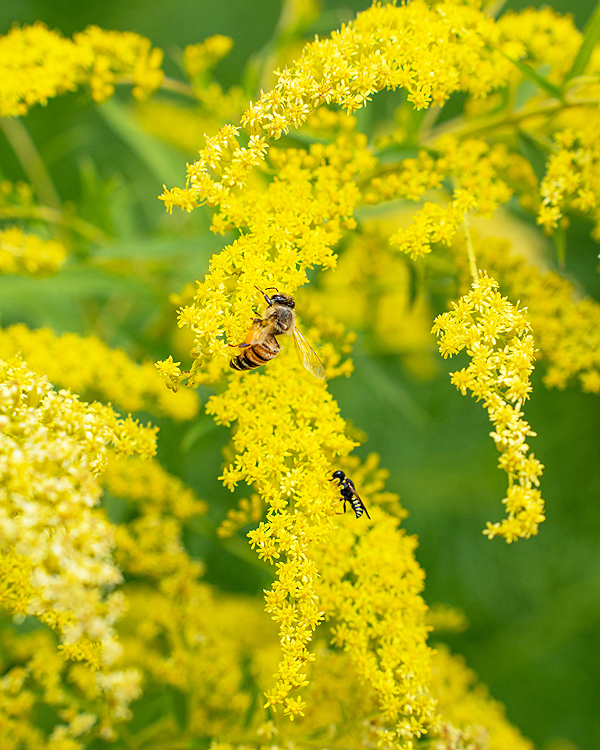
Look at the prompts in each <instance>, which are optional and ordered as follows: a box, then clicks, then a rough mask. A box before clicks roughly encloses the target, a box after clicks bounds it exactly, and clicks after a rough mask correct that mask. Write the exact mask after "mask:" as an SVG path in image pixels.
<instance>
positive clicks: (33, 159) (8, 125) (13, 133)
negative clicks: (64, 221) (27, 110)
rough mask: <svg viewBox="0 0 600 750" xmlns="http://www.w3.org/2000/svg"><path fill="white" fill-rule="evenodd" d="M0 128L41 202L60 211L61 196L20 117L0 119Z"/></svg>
mask: <svg viewBox="0 0 600 750" xmlns="http://www.w3.org/2000/svg"><path fill="white" fill-rule="evenodd" d="M0 127H1V128H2V130H3V131H4V135H5V136H6V139H7V140H8V142H9V143H10V145H11V146H12V149H13V151H14V152H15V154H16V156H17V158H18V160H19V161H20V162H21V166H22V167H23V171H24V172H25V174H26V175H27V178H28V180H29V182H30V183H31V185H32V186H33V188H34V190H35V193H36V195H37V197H38V198H39V200H40V201H41V202H42V203H45V204H46V205H47V206H49V207H50V208H54V209H57V210H60V208H61V206H62V201H61V200H60V196H59V194H58V193H57V192H56V188H55V187H54V183H53V182H52V178H51V177H50V174H49V172H48V170H47V169H46V165H45V164H44V162H43V160H42V157H41V156H40V153H39V151H38V150H37V147H36V145H35V143H34V142H33V139H32V138H31V136H30V135H29V132H28V131H27V128H26V127H25V125H23V122H22V121H21V119H20V118H19V117H0Z"/></svg>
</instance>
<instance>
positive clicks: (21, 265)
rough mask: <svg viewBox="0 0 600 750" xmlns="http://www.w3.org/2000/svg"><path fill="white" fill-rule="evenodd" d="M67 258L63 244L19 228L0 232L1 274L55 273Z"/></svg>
mask: <svg viewBox="0 0 600 750" xmlns="http://www.w3.org/2000/svg"><path fill="white" fill-rule="evenodd" d="M66 257H67V253H66V250H65V248H64V245H63V244H62V242H59V241H58V240H44V239H42V238H41V237H38V235H37V234H25V233H24V232H23V230H22V229H20V228H19V227H10V228H9V229H4V230H2V231H0V273H29V274H32V275H37V274H43V273H53V272H55V271H58V269H59V268H60V267H61V266H62V265H63V263H64V262H65V260H66Z"/></svg>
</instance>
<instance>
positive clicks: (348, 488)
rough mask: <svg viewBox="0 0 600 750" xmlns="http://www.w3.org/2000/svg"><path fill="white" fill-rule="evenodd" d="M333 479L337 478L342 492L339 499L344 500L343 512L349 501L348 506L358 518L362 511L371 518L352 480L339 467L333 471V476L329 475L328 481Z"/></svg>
mask: <svg viewBox="0 0 600 750" xmlns="http://www.w3.org/2000/svg"><path fill="white" fill-rule="evenodd" d="M334 479H337V480H338V482H339V484H340V490H341V493H342V496H341V498H340V500H343V501H344V513H345V512H346V503H350V507H351V508H352V510H353V511H354V512H355V513H356V517H357V518H360V517H361V516H362V514H363V513H366V514H367V518H371V516H370V515H369V511H368V510H367V508H366V507H365V504H364V503H363V501H362V500H361V499H360V497H359V495H358V492H357V491H356V487H355V486H354V482H353V481H352V480H351V479H350V478H349V477H347V476H346V475H345V474H344V472H343V471H341V470H340V469H338V470H337V471H334V472H333V476H332V477H331V480H330V481H331V482H333V480H334Z"/></svg>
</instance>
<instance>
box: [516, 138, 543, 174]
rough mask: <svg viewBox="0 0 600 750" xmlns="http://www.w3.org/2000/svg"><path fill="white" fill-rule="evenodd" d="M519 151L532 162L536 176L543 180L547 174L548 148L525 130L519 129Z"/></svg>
mask: <svg viewBox="0 0 600 750" xmlns="http://www.w3.org/2000/svg"><path fill="white" fill-rule="evenodd" d="M519 151H520V152H521V153H522V154H523V156H524V157H525V158H526V159H527V160H528V161H529V163H530V164H531V166H532V168H533V171H534V172H535V176H536V177H537V178H538V180H539V181H540V182H541V181H542V180H543V179H544V175H545V174H546V162H547V161H548V149H546V148H544V145H543V144H542V143H540V141H539V140H538V139H537V138H534V137H533V136H532V135H531V134H530V133H528V132H526V131H525V130H519Z"/></svg>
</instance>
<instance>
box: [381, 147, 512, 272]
mask: <svg viewBox="0 0 600 750" xmlns="http://www.w3.org/2000/svg"><path fill="white" fill-rule="evenodd" d="M436 149H437V150H438V152H439V153H440V154H441V155H440V157H439V158H438V159H436V160H434V159H433V158H431V157H430V156H428V155H427V153H421V154H420V155H419V158H418V159H407V160H405V161H404V162H401V164H400V172H399V174H398V175H396V174H394V173H392V174H390V175H389V176H387V177H386V178H376V179H375V180H373V181H372V183H371V189H372V191H373V192H372V193H367V197H368V198H369V200H370V201H371V202H376V196H377V197H378V198H379V200H381V199H389V198H391V197H394V198H396V197H402V198H408V199H410V200H419V199H420V198H421V196H422V195H423V194H424V193H425V191H426V190H427V189H428V188H436V187H438V188H439V187H440V186H441V184H442V181H443V180H444V179H447V180H449V181H451V182H452V184H453V193H452V199H451V200H450V203H449V204H448V205H447V206H443V205H440V204H439V203H432V202H429V201H428V202H426V203H425V205H424V206H423V208H422V209H421V210H420V211H418V212H417V213H415V215H414V216H413V223H412V224H411V225H410V226H409V227H407V228H406V229H399V230H398V231H397V232H396V233H395V234H394V235H392V236H391V237H390V244H391V245H392V246H393V247H394V246H395V247H397V248H398V249H400V250H401V251H402V252H405V253H407V254H408V255H410V257H411V258H413V259H414V258H417V257H419V256H421V255H423V254H425V253H429V252H431V245H432V244H435V243H438V242H443V243H445V244H450V242H451V240H452V238H453V236H454V235H455V234H456V232H457V231H458V229H459V227H460V226H461V224H462V222H463V220H464V216H465V214H466V213H467V212H469V211H477V212H478V213H479V214H481V215H482V216H484V217H486V218H489V217H490V216H491V215H492V214H493V212H494V211H495V210H496V208H498V206H499V205H500V204H502V203H506V201H508V200H509V198H510V197H511V194H512V191H511V190H510V189H509V187H508V186H507V185H506V183H505V182H504V181H503V180H501V179H500V178H499V177H498V175H497V173H498V171H499V168H500V167H502V166H505V163H506V156H507V150H506V147H505V146H504V145H496V146H491V147H490V146H489V145H488V144H487V143H486V141H485V140H483V139H475V138H467V139H465V140H463V141H459V140H458V139H457V138H455V137H453V136H451V135H447V136H443V137H442V138H440V139H439V140H438V141H437V142H436Z"/></svg>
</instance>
